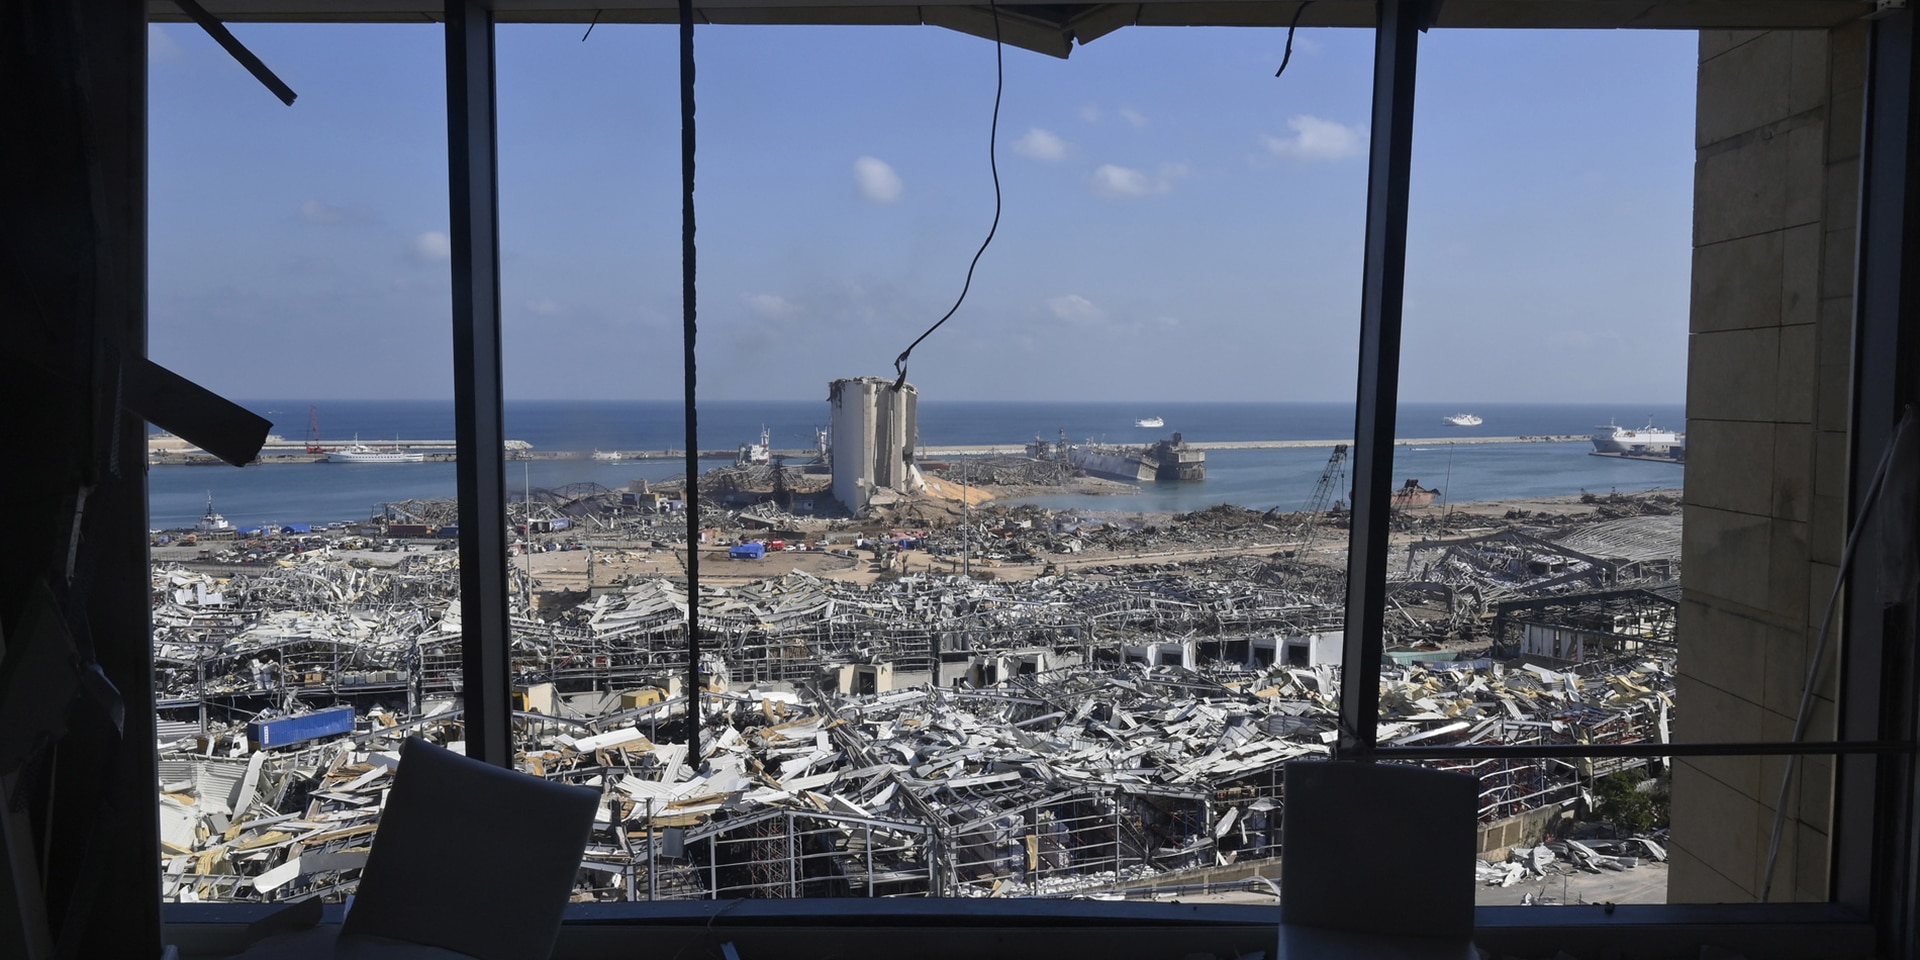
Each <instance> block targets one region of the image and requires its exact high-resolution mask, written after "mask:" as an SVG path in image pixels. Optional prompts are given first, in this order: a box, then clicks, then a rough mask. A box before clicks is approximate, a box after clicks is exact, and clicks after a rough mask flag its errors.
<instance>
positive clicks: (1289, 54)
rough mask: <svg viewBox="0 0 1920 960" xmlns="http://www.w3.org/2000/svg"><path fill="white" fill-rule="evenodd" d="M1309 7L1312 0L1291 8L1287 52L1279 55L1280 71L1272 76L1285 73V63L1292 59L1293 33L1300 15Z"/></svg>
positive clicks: (1303, 0) (1298, 23) (1302, 0)
mask: <svg viewBox="0 0 1920 960" xmlns="http://www.w3.org/2000/svg"><path fill="white" fill-rule="evenodd" d="M1311 6H1313V0H1300V5H1299V6H1297V7H1294V8H1293V22H1292V23H1290V24H1287V52H1286V53H1283V54H1281V55H1280V69H1278V70H1275V71H1274V72H1273V75H1274V76H1276V77H1277V76H1279V75H1281V74H1283V73H1286V72H1287V61H1289V60H1292V59H1293V31H1295V30H1297V29H1299V27H1300V15H1301V14H1303V13H1306V12H1307V8H1308V7H1311Z"/></svg>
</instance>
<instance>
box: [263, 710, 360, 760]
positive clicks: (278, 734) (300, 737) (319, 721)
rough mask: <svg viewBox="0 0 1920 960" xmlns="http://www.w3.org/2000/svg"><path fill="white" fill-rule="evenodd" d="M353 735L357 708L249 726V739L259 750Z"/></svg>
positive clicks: (267, 721) (314, 713) (265, 721)
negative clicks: (354, 712)
mask: <svg viewBox="0 0 1920 960" xmlns="http://www.w3.org/2000/svg"><path fill="white" fill-rule="evenodd" d="M352 732H353V708H352V707H334V708H333V709H331V710H317V711H315V712H313V713H303V714H301V715H300V716H297V717H278V718H275V719H272V720H255V721H254V722H252V723H249V724H247V739H248V740H251V741H253V746H254V748H255V749H258V750H266V749H271V748H274V747H284V746H286V745H288V744H292V743H301V742H304V741H307V740H318V739H320V738H321V737H337V736H340V735H341V734H346V733H352Z"/></svg>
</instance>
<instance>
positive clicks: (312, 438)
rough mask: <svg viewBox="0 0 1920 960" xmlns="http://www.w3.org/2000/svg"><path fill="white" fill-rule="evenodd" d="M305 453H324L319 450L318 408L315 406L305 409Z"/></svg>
mask: <svg viewBox="0 0 1920 960" xmlns="http://www.w3.org/2000/svg"><path fill="white" fill-rule="evenodd" d="M307 452H308V453H326V451H325V450H322V449H320V408H319V407H315V406H310V407H308V408H307Z"/></svg>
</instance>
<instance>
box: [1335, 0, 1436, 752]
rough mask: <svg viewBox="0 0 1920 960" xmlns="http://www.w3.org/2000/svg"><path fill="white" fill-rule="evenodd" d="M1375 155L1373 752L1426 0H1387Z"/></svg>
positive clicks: (1382, 1)
mask: <svg viewBox="0 0 1920 960" xmlns="http://www.w3.org/2000/svg"><path fill="white" fill-rule="evenodd" d="M1377 10H1378V20H1377V21H1376V27H1375V32H1374V47H1373V51H1374V52H1373V120H1372V133H1371V141H1370V149H1369V151H1368V160H1367V236H1366V268H1365V272H1364V275H1363V276H1364V280H1363V288H1362V290H1361V296H1360V371H1359V396H1358V400H1357V402H1356V404H1355V416H1354V426H1353V437H1354V446H1353V453H1354V457H1353V468H1354V469H1353V489H1354V497H1353V522H1352V524H1351V526H1350V528H1349V531H1348V541H1347V613H1346V639H1345V645H1344V649H1343V657H1342V662H1343V664H1344V669H1343V670H1342V671H1341V677H1342V680H1341V690H1340V752H1341V754H1342V755H1344V756H1349V757H1358V758H1361V759H1365V758H1368V757H1370V756H1371V755H1372V753H1373V750H1374V745H1375V730H1376V723H1377V718H1378V714H1379V703H1380V684H1379V663H1380V656H1381V647H1382V641H1381V634H1382V631H1383V630H1384V629H1385V605H1386V583H1387V530H1388V517H1389V501H1390V498H1391V496H1392V482H1393V477H1392V473H1393V432H1394V406H1395V404H1396V403H1397V402H1398V400H1399V393H1400V307H1401V294H1402V290H1403V289H1404V287H1405V285H1406V274H1407V200H1408V181H1409V178H1410V173H1411V170H1412V158H1413V92H1414V73H1415V66H1416V61H1417V59H1418V53H1419V44H1420V41H1419V31H1420V30H1421V29H1422V28H1423V27H1424V26H1425V24H1426V20H1427V2H1426V0H1379V2H1378V5H1377Z"/></svg>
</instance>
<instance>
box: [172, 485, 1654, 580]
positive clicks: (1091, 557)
mask: <svg viewBox="0 0 1920 960" xmlns="http://www.w3.org/2000/svg"><path fill="white" fill-rule="evenodd" d="M935 483H936V487H935V490H936V492H940V493H949V492H950V493H952V494H953V495H954V499H951V500H939V499H935V498H928V499H925V500H920V501H916V502H914V503H912V504H910V505H908V506H907V507H906V508H905V509H902V510H899V511H897V512H896V516H897V518H898V522H896V523H886V522H879V521H876V522H873V523H868V524H862V525H860V526H861V528H862V529H864V530H866V531H867V532H869V533H880V532H883V531H886V530H888V529H924V528H925V527H928V526H939V525H941V523H942V521H943V520H949V519H953V518H957V517H958V516H960V515H962V514H963V513H964V512H965V510H966V508H965V507H964V506H962V504H961V503H960V501H959V495H960V491H959V489H958V487H957V486H956V487H954V489H952V490H950V491H949V490H947V489H946V487H947V486H948V485H944V484H940V483H939V481H935ZM1097 483H1098V484H1104V483H1105V481H1099V482H1097ZM1112 486H1114V487H1116V488H1120V489H1122V490H1131V489H1132V488H1131V487H1129V486H1127V485H1125V484H1112ZM1016 489H1017V488H1016ZM991 492H996V493H1002V494H1005V495H1008V496H1019V495H1024V492H1025V491H1020V492H1014V490H1010V489H1009V488H992V491H991ZM966 493H967V495H968V499H969V500H970V501H971V502H972V503H974V504H975V505H976V506H975V508H974V509H975V517H976V519H979V518H980V513H979V511H980V510H981V509H982V508H984V509H987V510H991V509H992V498H991V497H990V496H988V495H987V493H985V492H983V488H978V487H973V488H969V489H968V490H967V491H966ZM1653 493H1663V494H1669V495H1677V494H1678V493H1679V491H1678V490H1665V491H1653ZM1114 507H1115V508H1116V509H1114V510H1112V511H1107V512H1110V513H1112V514H1114V515H1115V516H1116V517H1124V518H1127V519H1132V520H1138V521H1139V522H1141V523H1143V524H1162V525H1164V524H1167V523H1169V522H1171V521H1172V519H1173V517H1172V515H1171V514H1166V513H1148V512H1134V511H1128V510H1126V509H1125V500H1124V498H1121V497H1116V498H1115V502H1114ZM1593 510H1594V505H1592V504H1587V503H1583V502H1581V499H1580V497H1579V496H1578V495H1569V496H1559V497H1534V498H1526V499H1515V500H1492V501H1474V502H1463V503H1455V504H1434V505H1431V506H1427V507H1421V508H1417V509H1415V510H1414V511H1412V513H1413V515H1415V516H1431V517H1435V518H1437V517H1440V516H1442V515H1443V514H1449V513H1451V514H1454V515H1459V514H1466V515H1469V516H1473V517H1481V518H1485V521H1486V522H1485V527H1486V529H1487V530H1492V529H1497V528H1498V527H1500V526H1502V525H1504V524H1505V523H1507V522H1508V521H1507V520H1506V517H1507V516H1508V514H1510V513H1512V512H1514V511H1525V512H1526V513H1527V514H1529V515H1530V516H1539V515H1542V514H1544V515H1547V516H1552V517H1565V516H1575V515H1580V514H1586V513H1591V512H1593ZM821 526H822V529H823V530H824V524H821ZM1475 526H1479V525H1477V524H1476V525H1475ZM1455 535H1461V534H1460V533H1456V534H1455ZM838 536H839V537H840V540H841V542H840V543H839V544H837V545H836V547H837V548H839V549H845V548H846V547H847V546H848V545H849V544H850V542H851V539H852V538H853V536H855V534H854V533H852V532H842V533H840V534H839V535H838ZM1424 536H1425V535H1424V534H1404V533H1401V534H1395V535H1394V537H1393V542H1394V543H1395V544H1396V545H1398V544H1404V543H1406V542H1408V541H1410V540H1413V539H1419V538H1423V537H1424ZM434 545H437V544H434V543H431V542H421V543H419V544H418V545H417V546H416V548H415V550H414V551H413V552H411V553H385V552H375V551H347V550H334V551H332V552H331V556H332V558H333V559H336V560H357V561H360V562H362V563H365V564H369V565H373V566H383V567H384V566H392V565H394V564H397V563H399V562H400V561H401V560H402V559H403V558H405V557H409V556H420V555H421V554H423V553H425V554H427V555H429V556H445V555H446V554H444V553H434V552H433V546H434ZM1298 545H1299V544H1298V542H1297V541H1296V540H1294V539H1292V538H1290V537H1287V536H1284V535H1280V534H1279V533H1278V531H1275V535H1274V536H1272V537H1270V538H1261V539H1260V540H1258V541H1256V542H1253V543H1245V542H1238V543H1232V544H1222V545H1220V546H1191V545H1184V544H1182V545H1173V546H1170V548H1169V549H1166V550H1159V551H1152V550H1149V551H1144V552H1122V551H1111V550H1099V549H1090V550H1086V551H1083V552H1080V553H1075V554H1060V555H1042V556H1041V560H1040V562H1038V563H1027V564H1014V563H995V562H992V561H986V560H977V559H976V560H975V561H973V567H974V570H975V571H976V572H979V571H982V570H986V571H991V573H992V576H994V577H995V578H997V579H1031V578H1033V577H1037V576H1040V575H1041V574H1042V573H1044V572H1045V571H1046V569H1047V568H1048V567H1049V566H1051V567H1052V568H1053V569H1055V570H1059V571H1069V570H1077V569H1084V568H1089V567H1101V566H1110V565H1132V564H1162V563H1170V562H1179V561H1189V560H1203V559H1209V558H1214V557H1232V556H1267V555H1270V554H1273V553H1275V552H1279V551H1291V550H1293V549H1295V548H1296V547H1298ZM205 548H206V545H204V544H203V545H200V546H189V547H178V546H169V547H155V548H153V551H152V555H153V557H154V559H155V560H160V561H168V560H175V561H192V560H194V559H196V558H197V557H198V556H199V554H200V552H201V551H202V550H203V549H205ZM1345 551H1346V531H1345V530H1344V529H1341V528H1336V527H1328V528H1323V530H1322V531H1321V534H1320V536H1319V538H1318V540H1317V542H1316V543H1315V544H1314V545H1313V550H1312V554H1313V559H1314V560H1316V561H1319V562H1321V563H1333V564H1337V563H1339V562H1340V558H1341V557H1342V556H1344V554H1345ZM900 556H901V559H902V561H903V563H904V565H905V566H904V570H903V572H905V573H935V574H955V573H959V572H960V560H959V558H957V557H935V556H933V555H931V554H928V553H924V552H920V551H906V552H904V553H902V554H901V555H900ZM449 559H451V558H449ZM509 560H510V562H511V563H512V564H513V565H514V566H515V567H520V568H524V567H525V566H526V565H528V564H530V565H531V567H532V571H533V576H534V579H535V582H536V587H537V589H538V590H540V591H541V592H561V591H573V592H585V591H586V590H587V589H588V587H590V586H593V585H604V584H610V583H614V582H617V581H618V580H619V579H620V578H627V579H641V578H648V577H671V578H683V577H685V576H686V557H685V550H683V549H673V550H669V549H652V548H648V547H634V548H626V549H620V548H614V549H595V550H564V551H552V552H544V553H535V554H533V555H532V556H531V557H524V556H522V557H512V558H509ZM872 561H873V555H872V554H871V553H870V552H867V551H860V552H859V554H858V556H857V557H854V558H848V557H845V556H841V555H838V554H835V553H832V552H824V551H782V552H779V553H770V554H768V555H767V556H766V557H765V558H763V559H760V560H732V559H729V558H728V557H727V554H726V548H725V547H724V546H710V547H702V548H701V550H700V577H701V580H702V581H703V582H706V583H711V584H715V585H729V586H732V585H739V584H743V583H747V582H750V581H753V580H758V579H765V578H769V577H778V576H782V575H784V574H786V573H788V572H789V571H795V570H797V571H801V572H804V573H807V574H811V575H813V576H818V577H825V578H829V579H835V580H843V581H848V582H854V583H870V582H873V581H874V580H876V579H877V578H878V577H879V576H880V571H878V570H875V569H873V566H874V565H873V562H872Z"/></svg>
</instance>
